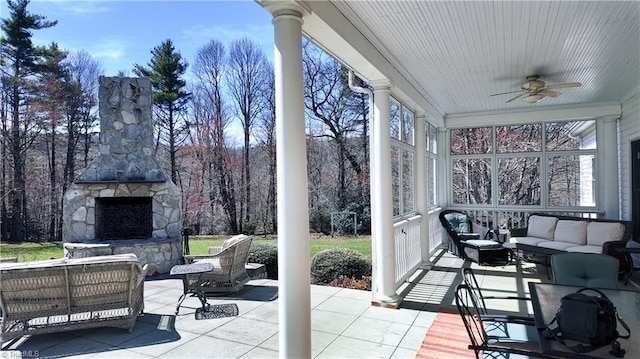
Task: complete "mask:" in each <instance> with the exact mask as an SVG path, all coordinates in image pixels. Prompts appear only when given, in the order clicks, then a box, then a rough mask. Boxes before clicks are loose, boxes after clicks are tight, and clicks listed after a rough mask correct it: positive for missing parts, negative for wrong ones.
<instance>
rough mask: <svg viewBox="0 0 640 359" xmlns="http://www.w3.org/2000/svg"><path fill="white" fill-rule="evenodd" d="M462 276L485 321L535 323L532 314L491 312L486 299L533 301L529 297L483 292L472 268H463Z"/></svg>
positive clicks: (481, 318)
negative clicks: (492, 294)
mask: <svg viewBox="0 0 640 359" xmlns="http://www.w3.org/2000/svg"><path fill="white" fill-rule="evenodd" d="M462 278H464V283H465V284H466V285H467V287H468V288H469V290H470V291H471V293H472V294H473V296H474V298H475V301H476V304H477V306H478V310H479V315H480V317H479V319H480V320H481V321H483V322H496V323H516V324H524V325H535V319H534V318H533V317H531V316H528V315H527V316H522V315H510V314H498V313H490V312H489V311H488V310H487V305H486V302H485V300H487V299H489V300H492V299H493V300H516V301H525V302H529V301H531V298H529V297H515V296H486V295H484V294H483V293H482V290H481V289H480V286H479V285H478V280H477V279H476V276H475V274H474V272H473V269H471V268H462Z"/></svg>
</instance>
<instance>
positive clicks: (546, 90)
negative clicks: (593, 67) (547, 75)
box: [491, 75, 582, 103]
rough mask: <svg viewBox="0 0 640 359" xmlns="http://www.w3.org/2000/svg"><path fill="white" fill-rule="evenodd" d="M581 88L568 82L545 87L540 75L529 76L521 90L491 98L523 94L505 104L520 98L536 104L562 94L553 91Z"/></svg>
mask: <svg viewBox="0 0 640 359" xmlns="http://www.w3.org/2000/svg"><path fill="white" fill-rule="evenodd" d="M580 86H582V84H581V83H579V82H567V83H564V84H556V85H545V83H544V81H542V80H538V75H531V76H527V82H525V83H523V84H522V85H521V86H520V90H516V91H509V92H502V93H496V94H493V95H491V96H498V95H506V94H510V93H516V92H522V93H521V94H519V95H518V96H516V97H513V98H511V99H509V100H507V102H505V103H509V102H511V101H514V100H517V99H519V98H522V101H524V102H528V103H536V102H539V101H540V100H542V99H543V98H545V97H558V96H560V92H556V91H553V90H557V89H563V88H570V87H580Z"/></svg>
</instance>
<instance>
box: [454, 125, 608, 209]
mask: <svg viewBox="0 0 640 359" xmlns="http://www.w3.org/2000/svg"><path fill="white" fill-rule="evenodd" d="M582 121H584V122H587V121H595V122H594V126H593V133H594V138H595V144H596V147H595V148H584V149H579V150H548V149H547V143H546V142H547V141H546V138H547V133H546V128H547V124H549V123H559V122H582ZM597 122H598V121H597V120H595V119H584V120H582V119H581V120H575V119H574V120H555V119H553V120H545V121H536V122H532V123H531V124H536V123H540V124H541V126H542V131H543V133H542V139H541V142H542V143H541V151H531V152H500V153H498V151H497V137H496V135H497V127H504V126H514V125H520V124H518V123H513V124H512V123H505V124H494V125H478V126H466V127H464V126H460V127H455V128H453V127H452V128H447V132H446V141H447V143H449V144H451V133H452V130H458V129H470V128H485V127H491V128H492V131H491V136H492V139H491V142H492V144H493V146H492V151H491V152H490V153H482V154H452V153H451V149H449V150H448V151H447V154H446V155H447V163H448V168H449V170H448V173H447V178H448V181H449V187H450V188H451V191H449V193H448V201H449V203H450V206H451V207H454V208H455V207H459V208H463V207H473V208H474V209H477V210H495V209H515V208H517V209H518V210H523V211H527V210H529V211H540V210H545V209H548V210H554V211H589V212H594V211H596V212H597V211H600V210H601V209H602V200H601V196H600V187H601V185H600V182H601V181H600V173H599V170H598V163H599V154H598V152H599V150H598V147H602V146H598V145H597V142H598V140H599V138H600V136H601V135H600V133H599V131H600V128H599V126H598V125H597ZM557 156H577V157H579V156H593V158H592V163H593V167H592V170H593V181H592V184H591V191H592V197H593V201H594V202H595V203H594V205H593V206H585V205H580V206H555V205H553V206H552V205H551V204H550V196H549V178H548V167H549V166H548V163H549V161H550V158H552V157H557ZM487 157H489V158H491V163H492V166H491V191H492V193H491V197H492V198H491V199H490V201H491V204H484V205H478V204H471V203H455V202H454V193H453V163H454V161H455V160H457V159H462V158H465V159H469V158H478V159H480V158H487ZM514 157H537V158H540V205H513V204H500V194H499V193H498V180H499V174H498V170H499V165H498V164H499V160H500V159H501V158H514Z"/></svg>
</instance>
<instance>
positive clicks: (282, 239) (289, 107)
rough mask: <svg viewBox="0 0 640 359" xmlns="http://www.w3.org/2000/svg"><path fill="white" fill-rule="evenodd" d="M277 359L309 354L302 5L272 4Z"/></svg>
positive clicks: (309, 319)
mask: <svg viewBox="0 0 640 359" xmlns="http://www.w3.org/2000/svg"><path fill="white" fill-rule="evenodd" d="M272 4H273V5H272V6H269V5H267V6H266V7H267V9H268V10H269V11H270V12H271V13H272V14H273V26H274V29H275V36H274V39H275V48H274V54H273V55H274V67H275V89H276V138H277V143H276V151H277V164H278V169H277V171H278V172H277V175H278V187H277V190H278V301H279V351H280V358H311V294H310V288H311V284H310V274H309V206H308V187H307V157H306V137H305V121H304V89H303V79H302V15H303V13H304V11H303V9H302V8H300V7H299V6H297V5H296V4H295V3H292V2H274V3H272Z"/></svg>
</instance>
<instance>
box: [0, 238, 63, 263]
mask: <svg viewBox="0 0 640 359" xmlns="http://www.w3.org/2000/svg"><path fill="white" fill-rule="evenodd" d="M63 256H64V249H63V248H62V242H42V243H31V242H28V243H20V244H12V243H0V257H2V258H4V257H18V261H19V262H29V261H39V260H45V259H50V258H62V257H63Z"/></svg>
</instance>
